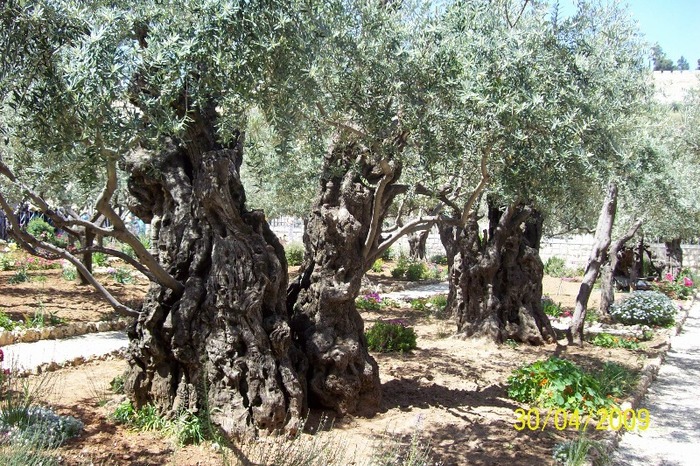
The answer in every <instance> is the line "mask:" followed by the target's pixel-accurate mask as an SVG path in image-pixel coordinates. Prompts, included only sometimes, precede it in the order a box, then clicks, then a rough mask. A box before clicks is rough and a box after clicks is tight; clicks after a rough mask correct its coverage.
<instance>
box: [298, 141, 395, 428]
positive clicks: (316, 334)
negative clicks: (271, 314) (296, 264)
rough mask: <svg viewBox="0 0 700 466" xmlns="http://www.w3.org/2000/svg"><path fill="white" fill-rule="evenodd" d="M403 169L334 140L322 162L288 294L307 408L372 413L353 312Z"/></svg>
mask: <svg viewBox="0 0 700 466" xmlns="http://www.w3.org/2000/svg"><path fill="white" fill-rule="evenodd" d="M400 172H401V170H400V166H398V165H396V164H393V163H390V162H388V161H386V160H382V161H380V162H373V161H372V160H370V154H369V153H368V151H367V150H366V149H364V148H361V147H360V146H359V145H357V144H354V143H338V142H336V143H335V144H334V146H333V148H332V149H331V150H330V151H329V154H328V155H327V156H326V158H325V160H324V167H323V175H322V177H321V184H320V193H319V195H318V197H317V199H316V201H315V203H314V205H313V208H312V211H311V214H310V216H309V217H308V219H307V221H306V228H305V232H304V245H305V256H304V262H303V264H302V267H301V269H300V275H299V277H298V278H297V280H296V281H295V282H294V283H292V284H291V285H290V287H289V291H288V308H289V312H290V314H291V315H292V329H293V331H294V334H295V338H297V339H298V341H299V343H300V345H301V347H302V349H303V350H304V353H305V354H306V356H307V358H308V361H309V366H308V372H307V375H306V379H307V381H308V399H309V403H310V404H313V405H317V406H323V407H326V408H331V409H334V410H336V412H338V413H340V414H345V413H360V414H365V415H371V414H374V413H375V412H376V411H377V409H378V408H379V404H380V401H381V390H380V382H379V370H378V366H377V363H376V362H375V360H374V359H373V358H372V356H370V354H369V353H368V351H367V342H366V339H365V336H364V324H363V322H362V318H361V317H360V315H359V313H358V311H357V309H356V307H355V298H356V297H357V296H358V294H359V291H360V284H361V280H362V277H363V275H364V274H365V272H366V271H367V270H369V268H370V267H371V266H372V262H373V261H374V258H375V256H376V254H377V252H378V251H377V249H376V248H377V245H378V244H379V242H380V239H381V238H380V234H379V233H380V228H381V224H382V221H383V219H384V218H385V216H386V214H387V211H388V208H389V206H390V205H391V202H392V201H393V199H394V198H395V197H396V195H397V194H399V193H400V192H401V191H402V190H404V189H405V188H403V187H399V186H397V185H395V184H394V183H395V181H396V180H398V178H399V176H400Z"/></svg>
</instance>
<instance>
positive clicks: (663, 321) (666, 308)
mask: <svg viewBox="0 0 700 466" xmlns="http://www.w3.org/2000/svg"><path fill="white" fill-rule="evenodd" d="M677 310H678V307H677V306H676V305H675V304H674V303H673V301H671V299H669V297H668V296H666V295H664V294H662V293H659V292H657V291H635V292H633V293H632V294H630V296H629V297H628V298H627V299H625V300H624V301H621V302H619V303H615V304H613V305H612V306H611V307H610V316H611V317H612V318H613V319H614V320H615V321H617V322H620V323H623V324H626V325H634V324H644V325H660V326H662V327H668V326H670V325H673V322H674V321H675V316H676V311H677Z"/></svg>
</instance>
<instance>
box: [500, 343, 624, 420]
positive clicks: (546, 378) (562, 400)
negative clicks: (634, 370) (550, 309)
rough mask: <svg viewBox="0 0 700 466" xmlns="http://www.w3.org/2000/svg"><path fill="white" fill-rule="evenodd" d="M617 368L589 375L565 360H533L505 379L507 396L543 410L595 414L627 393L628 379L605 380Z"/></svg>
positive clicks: (617, 367)
mask: <svg viewBox="0 0 700 466" xmlns="http://www.w3.org/2000/svg"><path fill="white" fill-rule="evenodd" d="M619 367H621V366H617V365H616V367H614V368H612V367H611V368H608V369H606V368H605V367H604V369H603V371H602V372H600V373H599V374H589V373H586V372H584V371H583V370H582V369H581V368H580V367H578V366H577V365H576V364H574V363H572V362H570V361H567V360H565V359H559V358H556V357H552V358H550V359H547V360H543V361H536V362H534V363H532V364H528V365H526V366H523V367H521V368H519V369H516V370H515V371H513V373H512V375H511V376H510V377H509V378H508V396H509V397H511V398H513V399H515V400H517V401H521V402H524V403H531V404H535V405H538V406H540V407H543V408H557V409H559V408H561V409H565V410H567V411H574V410H576V409H578V410H580V411H585V412H595V411H596V410H597V409H599V408H603V407H608V406H611V405H612V404H613V399H612V397H613V396H620V394H622V393H626V390H629V386H628V379H624V380H623V379H622V378H620V377H614V378H613V379H611V380H606V379H605V378H606V377H610V376H611V374H612V373H613V372H614V371H617V370H618V369H619Z"/></svg>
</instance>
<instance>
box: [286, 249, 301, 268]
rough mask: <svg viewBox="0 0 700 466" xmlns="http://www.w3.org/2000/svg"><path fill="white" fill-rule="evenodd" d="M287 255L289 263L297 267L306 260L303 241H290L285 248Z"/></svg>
mask: <svg viewBox="0 0 700 466" xmlns="http://www.w3.org/2000/svg"><path fill="white" fill-rule="evenodd" d="M284 255H285V256H286V257H287V265H289V266H291V267H296V266H298V265H301V263H302V262H303V261H304V245H303V244H301V243H289V244H288V245H287V247H285V249H284Z"/></svg>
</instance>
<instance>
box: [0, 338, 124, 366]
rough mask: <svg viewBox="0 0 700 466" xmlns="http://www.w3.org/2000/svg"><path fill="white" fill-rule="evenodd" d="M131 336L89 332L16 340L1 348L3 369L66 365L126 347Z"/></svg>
mask: <svg viewBox="0 0 700 466" xmlns="http://www.w3.org/2000/svg"><path fill="white" fill-rule="evenodd" d="M128 343H129V338H128V337H127V336H126V333H125V332H123V331H115V332H102V333H89V334H86V335H80V336H76V337H70V338H64V339H61V340H40V341H37V342H34V343H15V344H14V345H7V346H4V347H3V348H2V351H3V353H4V355H5V358H4V361H3V362H2V367H3V369H8V368H9V369H12V370H17V371H20V372H25V371H34V370H35V369H36V368H37V367H39V366H42V365H44V364H50V363H52V362H55V363H56V364H59V365H63V364H65V363H66V362H68V361H74V360H75V359H76V358H80V357H82V358H85V359H88V358H94V357H99V356H103V355H105V354H109V353H112V352H114V351H117V350H120V349H122V348H126V346H127V344H128Z"/></svg>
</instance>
